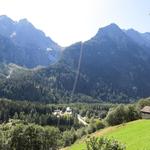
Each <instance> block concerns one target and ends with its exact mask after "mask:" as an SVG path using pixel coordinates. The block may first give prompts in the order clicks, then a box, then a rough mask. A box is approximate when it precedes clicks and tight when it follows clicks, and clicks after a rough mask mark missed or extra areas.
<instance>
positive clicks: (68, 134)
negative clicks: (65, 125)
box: [63, 131, 76, 146]
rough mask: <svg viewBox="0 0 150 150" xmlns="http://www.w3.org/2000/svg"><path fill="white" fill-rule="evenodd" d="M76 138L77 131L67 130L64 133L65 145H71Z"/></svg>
mask: <svg viewBox="0 0 150 150" xmlns="http://www.w3.org/2000/svg"><path fill="white" fill-rule="evenodd" d="M75 140H76V135H75V132H72V131H65V132H64V133H63V145H64V146H70V145H71V144H73V143H74V142H75Z"/></svg>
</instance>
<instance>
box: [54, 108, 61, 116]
mask: <svg viewBox="0 0 150 150" xmlns="http://www.w3.org/2000/svg"><path fill="white" fill-rule="evenodd" d="M61 114H62V111H61V110H59V109H57V110H54V112H53V115H55V116H57V115H61Z"/></svg>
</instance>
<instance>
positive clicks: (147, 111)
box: [141, 106, 150, 119]
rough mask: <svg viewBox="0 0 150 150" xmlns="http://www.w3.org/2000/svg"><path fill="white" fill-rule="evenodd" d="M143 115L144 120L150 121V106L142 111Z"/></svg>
mask: <svg viewBox="0 0 150 150" xmlns="http://www.w3.org/2000/svg"><path fill="white" fill-rule="evenodd" d="M141 114H142V118H143V119H150V106H145V107H144V108H143V109H141Z"/></svg>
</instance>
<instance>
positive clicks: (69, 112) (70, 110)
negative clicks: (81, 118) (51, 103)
mask: <svg viewBox="0 0 150 150" xmlns="http://www.w3.org/2000/svg"><path fill="white" fill-rule="evenodd" d="M65 113H66V114H68V115H72V109H71V108H70V107H67V108H66V112H65Z"/></svg>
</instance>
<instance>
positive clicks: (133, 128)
mask: <svg viewBox="0 0 150 150" xmlns="http://www.w3.org/2000/svg"><path fill="white" fill-rule="evenodd" d="M91 136H95V137H100V136H107V137H109V138H112V137H113V138H115V139H117V140H119V141H120V142H121V143H124V144H125V145H126V147H127V150H150V120H138V121H133V122H130V123H127V124H124V125H120V126H114V127H109V128H106V129H104V130H101V131H98V132H96V133H94V134H92V135H91ZM85 140H87V139H86V138H83V139H81V140H80V141H77V142H76V143H75V144H74V145H72V146H71V147H69V148H67V150H83V149H85Z"/></svg>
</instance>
